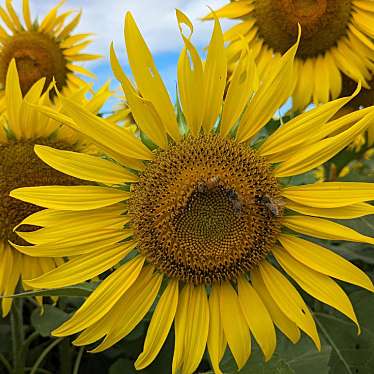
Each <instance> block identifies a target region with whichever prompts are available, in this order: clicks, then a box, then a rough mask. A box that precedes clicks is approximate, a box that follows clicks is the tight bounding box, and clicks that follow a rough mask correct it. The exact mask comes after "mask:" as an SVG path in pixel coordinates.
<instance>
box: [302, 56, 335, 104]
mask: <svg viewBox="0 0 374 374" xmlns="http://www.w3.org/2000/svg"><path fill="white" fill-rule="evenodd" d="M315 74H316V77H323V79H318V83H317V82H316V84H315V85H314V93H313V101H314V103H315V104H318V103H326V102H327V101H329V80H330V77H329V69H328V65H327V63H326V59H325V56H322V55H319V56H318V57H317V59H316V60H315ZM306 79H308V78H307V77H306ZM309 79H310V78H309Z"/></svg>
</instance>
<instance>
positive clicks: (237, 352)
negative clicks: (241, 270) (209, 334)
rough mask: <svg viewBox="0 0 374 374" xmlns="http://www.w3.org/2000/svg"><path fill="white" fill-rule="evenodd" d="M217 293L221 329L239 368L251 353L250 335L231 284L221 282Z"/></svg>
mask: <svg viewBox="0 0 374 374" xmlns="http://www.w3.org/2000/svg"><path fill="white" fill-rule="evenodd" d="M219 294H220V295H219V296H220V311H221V321H222V325H223V331H224V332H225V336H226V338H227V342H228V344H229V347H230V350H231V352H232V354H233V356H234V359H235V362H236V364H237V365H238V368H239V370H240V369H241V368H242V367H243V366H244V365H245V364H246V362H247V360H248V358H249V356H250V354H251V335H250V333H249V329H248V325H247V323H246V321H245V318H244V316H243V313H242V311H241V308H240V304H239V298H238V295H237V293H236V291H235V290H234V288H233V287H232V286H231V284H230V283H229V282H224V283H222V284H221V286H220V290H219ZM233 316H235V318H233Z"/></svg>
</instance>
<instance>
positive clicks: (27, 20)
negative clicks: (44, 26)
mask: <svg viewBox="0 0 374 374" xmlns="http://www.w3.org/2000/svg"><path fill="white" fill-rule="evenodd" d="M22 10H23V19H24V20H25V24H26V27H27V29H28V30H31V29H32V20H31V15H30V2H29V0H23V2H22Z"/></svg>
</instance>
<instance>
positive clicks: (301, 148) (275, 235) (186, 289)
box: [11, 11, 374, 373]
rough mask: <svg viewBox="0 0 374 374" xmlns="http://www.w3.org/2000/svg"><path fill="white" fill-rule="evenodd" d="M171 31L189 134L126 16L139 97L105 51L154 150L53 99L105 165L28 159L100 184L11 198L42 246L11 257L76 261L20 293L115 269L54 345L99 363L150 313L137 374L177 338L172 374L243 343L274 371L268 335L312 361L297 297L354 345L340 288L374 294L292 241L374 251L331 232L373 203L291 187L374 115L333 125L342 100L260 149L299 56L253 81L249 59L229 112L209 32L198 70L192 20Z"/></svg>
mask: <svg viewBox="0 0 374 374" xmlns="http://www.w3.org/2000/svg"><path fill="white" fill-rule="evenodd" d="M177 18H178V22H179V25H180V30H181V34H182V38H183V41H184V46H185V47H184V49H183V51H182V53H181V56H180V59H179V63H178V89H179V97H180V102H181V108H182V111H183V115H184V121H183V122H184V123H185V124H186V126H183V127H182V126H180V125H179V124H178V122H177V119H176V118H177V117H176V114H175V111H174V108H173V105H172V103H171V101H170V98H169V96H168V93H167V91H166V88H165V86H164V84H163V82H162V80H161V78H160V75H159V73H158V71H157V69H156V66H155V64H154V61H153V59H152V55H151V53H150V51H149V49H148V47H147V45H146V44H145V42H144V40H143V38H142V36H141V34H140V31H139V29H138V28H137V26H136V23H135V21H134V19H133V18H132V16H131V14H130V13H128V14H127V15H126V19H125V41H126V48H127V53H128V59H129V64H130V67H131V70H132V73H133V76H134V79H135V82H136V87H135V86H134V85H133V84H132V83H131V82H130V81H129V79H128V77H127V76H126V75H125V73H124V72H123V70H122V69H121V67H120V65H119V62H118V59H117V57H116V54H115V52H114V49H113V48H111V62H112V67H113V71H114V73H115V75H116V77H117V79H118V80H119V81H120V82H121V84H122V87H123V90H124V93H125V95H126V98H127V100H128V104H129V108H130V109H131V112H132V114H133V116H134V119H135V121H136V123H137V125H138V126H139V128H140V130H141V131H142V133H143V134H144V135H146V137H147V139H148V140H150V142H152V143H153V145H152V146H151V147H150V146H147V145H145V143H143V142H142V140H141V139H142V137H137V136H136V135H135V134H134V133H132V132H131V131H128V132H126V131H123V130H122V129H119V128H118V127H116V126H115V125H113V124H111V123H110V122H108V121H105V120H104V119H101V118H98V117H95V116H94V115H92V114H91V113H89V112H88V111H87V110H85V109H84V108H83V107H81V106H79V105H77V104H76V103H74V102H73V101H71V100H69V99H62V105H63V110H64V115H62V114H60V113H56V112H55V111H53V110H51V109H50V108H46V107H44V108H43V107H40V110H41V111H43V112H44V113H45V114H46V115H48V116H49V117H51V118H53V119H55V120H58V121H61V123H63V124H65V125H67V126H70V127H72V128H73V129H76V130H78V131H80V132H81V133H82V134H84V135H85V136H87V137H88V138H89V139H91V140H92V141H94V142H95V143H96V144H97V145H98V146H99V147H101V148H104V149H105V150H106V153H107V155H108V158H106V159H103V158H100V157H93V156H87V155H84V154H81V153H76V152H71V151H70V150H57V149H53V148H51V147H48V146H45V145H39V146H36V147H35V150H36V153H37V154H38V156H39V157H40V158H41V159H42V160H43V161H44V162H45V163H47V164H48V165H50V166H51V167H53V168H55V169H57V170H59V171H60V172H64V173H66V174H68V175H70V176H72V177H76V178H79V179H83V180H86V181H93V182H95V183H98V182H101V183H102V184H101V185H95V184H94V183H93V185H86V184H85V185H81V186H70V187H67V186H50V187H30V188H21V189H17V190H14V191H13V192H11V196H13V197H15V198H18V199H21V200H23V201H26V202H28V203H33V204H36V205H39V206H41V207H43V208H46V209H45V210H43V211H42V212H39V213H36V214H34V215H31V216H29V217H28V218H27V220H26V222H27V223H28V224H33V225H38V226H41V227H42V228H41V229H40V230H38V231H34V232H26V233H22V232H20V233H19V234H20V235H21V237H22V238H23V239H25V240H27V241H28V242H29V243H31V244H33V245H31V246H26V245H24V246H22V245H16V248H17V249H18V250H19V251H20V252H22V253H24V254H27V255H29V256H42V257H44V256H46V257H51V258H53V257H55V256H68V257H69V261H68V262H66V263H64V264H63V265H61V266H60V267H58V268H57V269H54V270H52V271H51V272H49V273H46V274H44V275H42V276H41V277H38V278H36V279H34V280H30V281H27V284H28V285H29V286H32V287H36V288H44V287H45V288H50V287H64V286H69V285H72V284H77V283H80V282H83V281H85V280H87V279H91V278H93V277H95V276H97V275H99V274H101V273H103V272H105V271H107V270H108V269H110V268H112V267H114V266H115V268H116V269H115V270H114V271H113V272H112V273H111V274H110V275H109V276H108V277H107V278H106V279H105V280H103V281H102V282H101V283H100V284H99V286H98V287H97V288H96V289H95V290H94V291H93V292H92V294H91V295H90V296H89V297H88V298H87V299H86V300H85V302H84V303H83V305H82V306H81V307H80V308H79V309H78V310H77V311H76V312H75V314H74V315H73V316H72V317H71V318H70V319H69V320H68V321H66V322H65V323H64V324H62V325H61V326H60V327H59V328H57V329H56V330H55V331H54V332H53V334H54V335H55V336H68V335H71V334H76V333H79V336H78V337H77V338H76V340H75V341H74V344H76V345H79V346H80V345H87V344H92V343H95V342H98V341H100V344H98V345H97V346H96V348H94V349H93V350H92V351H93V352H101V351H103V350H105V349H107V348H109V347H111V346H112V345H113V344H115V343H117V342H119V341H120V340H121V339H122V338H124V337H125V336H127V335H128V334H129V333H130V332H131V331H132V330H133V329H134V328H135V327H136V325H137V324H138V323H139V322H140V321H142V319H143V318H144V316H145V315H146V314H147V313H148V312H149V311H150V310H151V307H152V305H153V304H155V308H154V310H153V311H152V318H151V321H150V324H149V327H148V331H147V335H146V338H145V342H144V350H143V352H142V353H141V354H140V356H139V357H138V359H137V361H136V363H135V367H136V368H137V369H143V368H144V367H146V366H147V365H149V364H150V363H151V362H152V361H153V360H154V359H155V357H156V356H157V354H158V353H159V351H160V349H161V347H162V345H163V344H164V342H165V339H166V337H167V335H168V333H169V331H170V329H171V327H172V325H173V323H174V329H175V348H174V357H173V363H172V368H173V373H177V372H179V370H180V372H181V373H193V372H195V370H196V369H197V367H198V365H199V363H200V361H201V359H202V357H203V354H204V351H205V349H206V347H207V349H208V352H209V356H210V359H211V362H212V366H213V368H214V370H215V372H216V373H221V370H220V368H219V363H220V361H221V359H222V357H223V354H224V352H225V350H226V347H227V346H228V347H229V348H230V350H231V352H232V354H233V356H234V358H235V360H236V363H237V365H238V367H239V368H242V367H243V366H244V364H245V363H246V362H247V360H248V358H249V357H250V353H251V335H253V336H254V338H255V340H256V341H257V343H258V344H259V346H260V348H261V349H262V351H263V353H264V356H265V359H266V360H268V359H270V357H271V356H272V354H273V352H274V349H275V346H276V333H275V327H277V328H278V329H279V330H280V331H282V332H283V333H284V334H285V335H286V336H287V337H288V338H289V339H290V340H291V341H292V342H293V343H296V342H297V341H298V340H299V339H300V333H301V331H303V332H305V333H306V334H307V335H309V336H310V338H311V339H312V340H313V342H314V343H315V345H316V347H317V348H318V349H320V340H319V336H318V333H317V329H316V325H315V322H314V319H313V316H312V314H311V312H310V310H309V308H308V306H307V305H306V304H305V302H304V301H303V299H302V297H301V296H300V294H299V293H298V291H297V290H296V288H295V286H294V284H293V281H295V282H296V283H297V284H299V285H300V286H301V287H302V288H303V289H304V290H305V291H306V292H308V293H310V294H311V295H312V296H314V297H315V298H316V299H319V300H321V301H322V302H324V303H327V304H329V305H331V306H333V307H334V308H336V309H338V310H339V311H341V312H342V313H344V314H345V315H347V316H348V317H349V318H350V319H351V320H352V321H353V322H354V323H355V324H356V325H357V328H358V329H359V327H358V322H357V319H356V316H355V313H354V310H353V307H352V305H351V302H350V300H349V298H348V297H347V295H346V294H345V292H344V291H343V289H342V288H341V287H340V286H339V285H338V284H337V283H336V282H335V280H333V278H336V279H339V280H343V281H346V282H349V283H352V284H355V285H358V286H361V287H364V288H366V289H368V290H371V291H373V290H374V288H373V285H372V282H371V281H370V279H369V277H368V276H367V275H366V274H365V273H363V272H362V271H361V270H359V269H358V268H356V267H355V266H354V265H352V264H351V263H350V262H348V261H346V260H344V259H343V258H341V257H339V256H338V255H336V254H334V253H333V252H331V251H329V250H328V249H326V248H324V247H323V246H321V245H319V244H316V243H314V242H313V241H311V240H309V239H306V238H301V237H300V235H299V234H302V236H303V237H304V236H306V237H315V238H321V239H331V240H348V241H357V242H363V243H370V244H373V243H374V238H371V237H368V236H365V235H362V234H360V233H358V232H356V231H354V230H352V229H350V228H348V227H345V226H344V225H342V224H338V223H335V222H333V221H330V220H329V219H330V218H339V219H346V218H354V217H361V216H364V215H368V214H372V213H373V211H374V208H373V207H372V206H371V205H369V204H367V203H366V201H369V200H372V199H374V189H373V187H372V185H371V184H367V183H339V182H336V183H316V184H309V185H300V186H290V185H287V181H288V180H289V178H288V177H291V176H294V175H298V174H301V173H304V172H307V171H309V170H312V169H314V168H317V167H318V166H320V165H321V164H323V163H324V162H325V161H327V160H328V159H330V158H331V157H333V156H334V155H335V154H337V153H338V152H339V151H340V150H341V149H343V148H344V147H346V146H347V145H348V144H349V143H350V142H351V140H352V139H353V138H354V137H355V136H356V135H357V134H359V133H361V132H362V131H364V130H365V129H366V128H367V126H368V125H369V123H370V122H371V121H372V120H373V118H374V108H373V107H370V108H366V109H364V110H361V111H358V112H353V113H351V114H349V115H347V116H344V117H341V118H339V119H337V120H333V121H331V120H330V119H331V117H332V116H333V115H334V114H335V113H336V112H337V111H338V110H339V109H340V108H341V107H343V106H344V105H345V104H346V103H347V102H349V100H350V99H351V98H352V96H350V97H344V98H341V99H338V100H335V101H332V102H329V103H327V104H325V105H321V106H319V107H318V108H315V109H313V110H311V111H309V112H307V113H304V114H302V115H299V116H297V117H295V118H294V119H292V120H291V121H289V122H287V123H286V124H284V125H283V126H282V127H281V128H279V129H278V130H276V131H275V132H274V133H273V134H272V135H271V136H269V137H267V139H266V140H265V141H264V142H263V143H262V145H261V146H257V147H255V146H253V142H252V141H253V140H254V138H255V136H256V134H258V133H259V132H261V130H262V129H263V128H264V127H265V125H266V124H267V122H268V121H269V120H270V119H271V118H272V116H273V114H274V112H275V111H276V110H277V109H278V108H279V107H280V106H281V105H282V104H283V103H284V102H285V101H286V100H287V98H288V97H289V95H290V93H291V92H292V89H293V70H294V56H295V54H296V52H297V44H295V45H294V46H292V47H291V48H290V49H289V50H288V51H287V52H286V53H285V54H284V55H283V56H282V57H280V58H279V59H277V60H275V61H274V63H273V64H272V66H271V68H270V70H269V71H268V73H267V74H266V75H265V76H262V77H260V78H259V77H258V76H257V71H256V66H255V64H254V61H253V55H252V54H251V53H249V52H248V51H247V50H243V51H242V53H241V56H240V59H239V62H238V63H237V64H236V66H235V70H234V71H233V74H232V79H231V81H230V85H229V87H228V89H227V92H226V94H225V99H224V100H223V97H224V91H225V86H226V76H227V61H226V58H225V49H224V39H223V34H222V31H221V28H220V25H219V22H218V20H216V21H215V25H214V30H213V34H212V38H211V41H210V44H209V47H208V52H207V59H206V61H205V63H203V62H202V60H201V58H200V56H199V54H198V52H197V50H196V48H195V47H194V46H193V44H192V43H191V40H190V38H191V35H192V33H193V26H192V24H191V22H190V20H189V19H188V18H187V17H186V16H185V15H184V14H182V13H181V12H179V11H177ZM183 30H184V31H183ZM186 31H188V35H186ZM258 82H261V83H260V84H259V83H258ZM356 93H357V91H356V92H355V94H356ZM305 134H309V136H307V137H306V136H305ZM150 142H147V144H149V143H150ZM257 145H258V143H257ZM151 148H152V150H151ZM41 217H42V219H41ZM285 273H288V275H289V276H290V278H292V279H293V281H290V280H289V278H288V277H286V276H285ZM158 294H160V297H159V298H158Z"/></svg>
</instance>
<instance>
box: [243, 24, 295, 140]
mask: <svg viewBox="0 0 374 374" xmlns="http://www.w3.org/2000/svg"><path fill="white" fill-rule="evenodd" d="M299 40H300V30H299V36H298V39H297V42H296V44H295V45H294V46H292V47H291V48H290V49H289V50H288V51H287V52H286V53H285V54H284V55H283V57H282V58H281V59H280V60H279V63H278V64H275V65H274V66H272V67H271V71H270V72H269V74H267V75H266V76H265V78H264V81H263V82H262V85H261V86H260V87H259V89H258V91H257V92H256V93H255V95H254V97H253V99H252V100H251V102H250V103H249V104H248V106H247V108H246V110H245V112H244V113H243V116H242V117H241V119H240V124H239V128H238V132H237V140H238V141H239V142H244V141H246V140H249V139H250V138H252V137H253V136H254V135H256V134H257V132H258V131H260V130H261V128H262V127H263V126H265V125H266V123H267V122H268V121H269V120H270V119H271V118H272V116H273V115H274V113H275V111H276V110H277V109H278V108H279V107H280V106H281V105H282V104H283V103H284V102H285V101H286V100H287V99H288V98H289V96H290V95H291V93H292V90H293V88H294V83H295V82H294V79H293V70H294V68H293V61H294V57H295V54H296V50H297V47H298V45H299Z"/></svg>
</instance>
